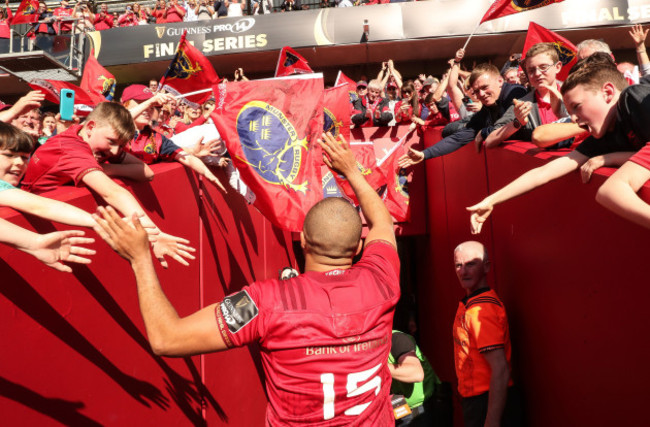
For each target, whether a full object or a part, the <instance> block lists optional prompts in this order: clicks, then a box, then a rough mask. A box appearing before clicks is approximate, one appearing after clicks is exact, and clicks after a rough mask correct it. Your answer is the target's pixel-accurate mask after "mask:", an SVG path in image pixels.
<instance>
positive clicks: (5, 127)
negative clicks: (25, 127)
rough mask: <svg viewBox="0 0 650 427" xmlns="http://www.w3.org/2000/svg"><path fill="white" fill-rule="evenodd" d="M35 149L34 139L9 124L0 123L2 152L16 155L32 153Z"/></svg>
mask: <svg viewBox="0 0 650 427" xmlns="http://www.w3.org/2000/svg"><path fill="white" fill-rule="evenodd" d="M33 149H34V141H33V140H32V137H31V136H29V135H27V134H26V133H25V132H23V131H22V130H20V129H18V128H17V127H15V126H12V125H10V124H9V123H4V122H0V150H9V151H13V152H14V153H31V152H32V150H33Z"/></svg>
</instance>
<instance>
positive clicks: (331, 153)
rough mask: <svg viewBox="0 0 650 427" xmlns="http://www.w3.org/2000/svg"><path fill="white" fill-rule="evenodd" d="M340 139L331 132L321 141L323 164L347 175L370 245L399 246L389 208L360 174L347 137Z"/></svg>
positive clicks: (367, 241)
mask: <svg viewBox="0 0 650 427" xmlns="http://www.w3.org/2000/svg"><path fill="white" fill-rule="evenodd" d="M339 138H340V141H337V140H336V138H334V137H333V136H332V134H331V133H329V132H328V133H326V134H323V137H322V139H321V140H319V143H320V145H321V147H323V151H324V152H325V155H324V156H323V161H324V162H325V164H326V165H327V166H329V167H330V168H332V169H334V170H336V171H337V172H339V173H341V174H342V175H343V176H345V178H346V179H347V180H348V182H349V183H350V186H351V187H352V189H353V190H354V194H356V196H357V199H358V200H359V205H360V206H361V209H362V210H363V215H364V216H365V218H366V222H367V223H368V229H369V231H368V236H367V237H366V245H368V243H370V242H371V241H373V240H386V241H387V242H390V243H391V244H393V245H394V246H397V244H396V241H395V232H394V230H393V220H392V218H391V216H390V213H388V209H386V206H385V205H384V202H382V200H381V198H380V197H379V195H378V194H377V192H376V191H375V190H374V189H373V188H372V187H371V186H370V184H368V182H367V181H366V179H365V178H364V177H363V175H362V174H361V171H359V168H358V167H357V161H356V158H355V157H354V153H353V152H352V150H350V146H349V145H348V143H347V141H346V140H345V139H343V137H339Z"/></svg>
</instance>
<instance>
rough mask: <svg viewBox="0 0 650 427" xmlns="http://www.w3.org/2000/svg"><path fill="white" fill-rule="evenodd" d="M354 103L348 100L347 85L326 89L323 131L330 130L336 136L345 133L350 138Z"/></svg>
mask: <svg viewBox="0 0 650 427" xmlns="http://www.w3.org/2000/svg"><path fill="white" fill-rule="evenodd" d="M351 116H352V104H350V102H349V101H348V88H347V86H346V85H341V86H336V87H332V88H329V89H325V96H324V97H323V132H330V133H331V134H332V135H333V136H334V137H335V138H338V137H339V135H343V138H345V140H346V141H349V140H350V123H351V119H350V118H351Z"/></svg>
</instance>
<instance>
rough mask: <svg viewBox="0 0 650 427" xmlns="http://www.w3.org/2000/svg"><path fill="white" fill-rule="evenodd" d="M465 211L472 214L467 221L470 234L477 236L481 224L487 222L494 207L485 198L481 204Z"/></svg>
mask: <svg viewBox="0 0 650 427" xmlns="http://www.w3.org/2000/svg"><path fill="white" fill-rule="evenodd" d="M466 209H467V210H468V211H470V212H471V213H472V215H471V216H470V219H469V221H470V228H471V230H472V234H479V233H480V232H481V228H483V223H484V222H485V221H487V219H488V217H489V216H490V214H491V213H492V210H493V209H494V205H493V204H492V202H491V201H490V200H489V199H488V198H485V199H483V200H482V201H481V202H479V203H477V204H475V205H474V206H470V207H468V208H466Z"/></svg>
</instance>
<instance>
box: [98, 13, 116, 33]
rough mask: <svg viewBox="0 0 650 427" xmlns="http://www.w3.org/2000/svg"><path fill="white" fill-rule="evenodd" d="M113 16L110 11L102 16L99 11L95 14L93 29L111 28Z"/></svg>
mask: <svg viewBox="0 0 650 427" xmlns="http://www.w3.org/2000/svg"><path fill="white" fill-rule="evenodd" d="M113 23H114V18H113V15H111V14H110V13H105V14H104V15H103V16H102V13H101V12H99V13H97V14H95V29H96V30H97V31H102V30H108V29H111V28H113Z"/></svg>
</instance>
